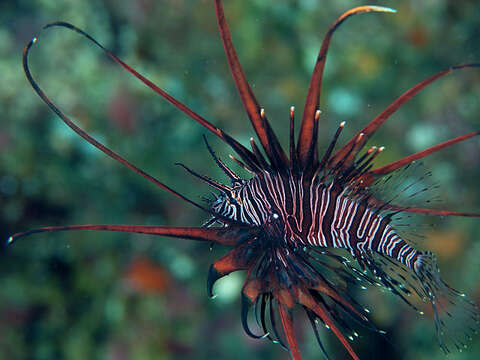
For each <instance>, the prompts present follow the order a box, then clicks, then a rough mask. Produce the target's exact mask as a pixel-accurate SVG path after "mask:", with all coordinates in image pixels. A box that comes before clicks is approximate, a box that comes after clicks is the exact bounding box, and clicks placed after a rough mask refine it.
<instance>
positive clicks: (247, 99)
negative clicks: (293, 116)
mask: <svg viewBox="0 0 480 360" xmlns="http://www.w3.org/2000/svg"><path fill="white" fill-rule="evenodd" d="M215 14H216V16H217V22H218V29H219V31H220V37H221V39H222V43H223V48H224V50H225V55H226V57H227V61H228V65H229V67H230V70H231V73H232V76H233V79H234V81H235V85H236V86H237V89H238V93H239V95H240V98H241V100H242V103H243V106H244V108H245V110H246V111H247V114H248V117H249V118H250V121H251V123H252V125H253V128H254V130H255V132H256V134H257V136H258V138H259V140H260V143H261V144H262V146H263V148H264V149H265V152H266V153H267V156H268V158H269V160H270V161H271V163H272V166H273V167H274V168H278V169H281V168H285V167H286V166H287V165H288V159H287V156H286V155H285V152H284V151H283V149H282V147H281V145H280V142H279V141H278V139H277V137H276V135H275V133H274V132H273V129H272V128H271V126H270V124H269V122H268V120H267V118H266V117H265V115H264V114H265V113H264V112H263V113H262V109H261V108H260V106H259V105H258V102H257V99H256V98H255V95H254V94H253V91H252V89H251V87H250V85H249V84H248V81H247V78H246V76H245V73H244V71H243V69H242V66H241V64H240V61H239V59H238V55H237V52H236V51H235V47H234V45H233V42H232V39H231V36H230V30H229V28H228V24H227V22H226V19H225V13H224V11H223V5H222V1H221V0H215Z"/></svg>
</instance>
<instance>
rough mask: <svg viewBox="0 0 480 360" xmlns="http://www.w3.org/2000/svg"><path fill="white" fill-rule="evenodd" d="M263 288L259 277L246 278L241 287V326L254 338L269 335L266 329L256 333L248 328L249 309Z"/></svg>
mask: <svg viewBox="0 0 480 360" xmlns="http://www.w3.org/2000/svg"><path fill="white" fill-rule="evenodd" d="M264 290H265V289H264V283H263V282H262V281H261V280H260V279H247V280H246V281H245V284H244V285H243V289H242V326H243V329H244V331H245V332H246V333H247V335H248V336H250V337H252V338H254V339H262V338H266V337H269V336H270V333H269V332H268V331H266V332H265V333H264V334H260V335H256V334H254V333H253V332H252V331H251V330H250V326H249V325H248V314H249V312H250V309H251V307H252V305H253V304H254V303H255V302H256V301H257V299H258V297H259V296H260V295H261V294H262V291H264Z"/></svg>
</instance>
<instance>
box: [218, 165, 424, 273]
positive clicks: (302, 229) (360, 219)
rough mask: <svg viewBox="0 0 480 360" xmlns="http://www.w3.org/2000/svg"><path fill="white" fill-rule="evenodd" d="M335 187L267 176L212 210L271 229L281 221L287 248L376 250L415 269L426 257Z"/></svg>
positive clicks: (357, 254)
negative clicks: (422, 257)
mask: <svg viewBox="0 0 480 360" xmlns="http://www.w3.org/2000/svg"><path fill="white" fill-rule="evenodd" d="M334 185H335V183H334V182H332V183H330V184H329V185H325V184H315V183H313V184H305V183H304V182H303V180H302V179H295V178H294V177H293V176H291V175H290V176H280V175H278V176H277V175H271V174H270V173H268V172H263V173H262V174H260V175H258V176H255V177H254V178H252V179H250V180H248V181H245V182H244V183H243V184H242V185H240V186H237V187H235V188H234V189H233V190H232V192H231V193H230V194H229V195H230V197H223V198H219V199H218V200H217V201H216V202H215V203H214V204H213V210H214V211H216V212H217V213H219V214H221V215H222V216H225V217H228V218H231V219H234V220H236V221H240V222H242V223H245V224H250V225H257V226H264V227H268V225H269V224H271V223H272V220H277V221H276V223H277V224H280V225H279V226H282V227H283V228H282V229H280V230H281V231H280V232H277V233H281V234H283V237H284V238H283V241H284V242H285V245H287V244H288V245H291V246H293V247H296V246H298V245H303V246H305V245H310V246H317V247H325V248H328V247H330V248H342V249H346V250H349V251H350V252H351V253H352V255H353V256H355V257H361V256H362V254H365V253H366V252H368V251H374V252H377V253H381V254H383V255H386V256H388V257H390V258H393V259H396V260H397V261H399V262H401V263H402V264H404V265H406V266H408V267H409V268H411V269H412V270H413V269H414V264H415V261H416V260H417V259H418V258H419V256H421V255H422V252H420V251H418V250H416V249H415V248H413V247H412V246H410V245H409V244H408V243H407V242H406V241H404V240H403V239H402V238H401V237H400V236H399V235H398V234H397V233H396V231H395V230H394V228H393V227H392V226H390V225H389V224H388V221H387V220H386V219H384V218H383V217H382V216H381V215H379V214H378V213H375V211H374V210H372V209H370V208H368V207H367V206H366V205H365V204H364V203H362V202H361V201H360V200H357V199H352V198H350V197H348V196H346V195H345V191H344V190H342V189H336V188H335V186H334ZM277 226H278V225H277ZM281 240H282V239H281Z"/></svg>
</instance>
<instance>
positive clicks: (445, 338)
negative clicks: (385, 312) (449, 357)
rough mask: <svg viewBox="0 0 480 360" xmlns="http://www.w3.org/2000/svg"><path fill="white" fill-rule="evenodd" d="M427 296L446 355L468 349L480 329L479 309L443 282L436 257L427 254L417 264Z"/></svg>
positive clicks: (429, 253)
mask: <svg viewBox="0 0 480 360" xmlns="http://www.w3.org/2000/svg"><path fill="white" fill-rule="evenodd" d="M415 271H416V273H417V274H418V276H419V278H420V281H421V282H422V284H423V287H424V291H425V296H426V297H427V298H428V299H430V301H431V303H432V307H433V313H434V319H435V326H436V330H437V336H438V341H439V343H440V347H441V348H442V349H443V351H444V352H445V353H448V352H450V351H452V350H458V351H462V350H463V349H464V348H467V346H468V343H469V342H470V340H471V336H472V335H473V334H474V333H476V332H478V330H479V329H480V317H479V313H478V308H477V306H476V305H475V304H474V303H472V302H471V301H469V300H468V299H467V298H466V296H465V294H463V293H461V292H459V291H457V290H455V289H453V288H451V287H450V286H448V285H447V284H445V283H444V282H443V281H442V280H441V279H440V272H439V270H438V267H437V262H436V259H435V255H434V254H433V253H431V252H425V253H424V254H423V255H422V256H420V258H419V259H418V260H417V262H416V263H415Z"/></svg>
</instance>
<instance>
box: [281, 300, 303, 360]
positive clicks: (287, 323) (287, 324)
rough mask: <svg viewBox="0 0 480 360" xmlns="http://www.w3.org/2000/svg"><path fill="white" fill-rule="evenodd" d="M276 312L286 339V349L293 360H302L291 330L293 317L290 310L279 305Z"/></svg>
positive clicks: (293, 331)
mask: <svg viewBox="0 0 480 360" xmlns="http://www.w3.org/2000/svg"><path fill="white" fill-rule="evenodd" d="M278 312H279V314H280V320H281V322H282V327H283V332H284V333H285V337H286V338H287V343H288V347H289V348H290V353H291V354H292V358H293V360H302V356H301V355H300V350H299V349H298V340H297V336H296V335H295V330H294V329H293V316H292V309H290V308H288V307H287V306H285V305H283V304H281V303H279V304H278Z"/></svg>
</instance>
